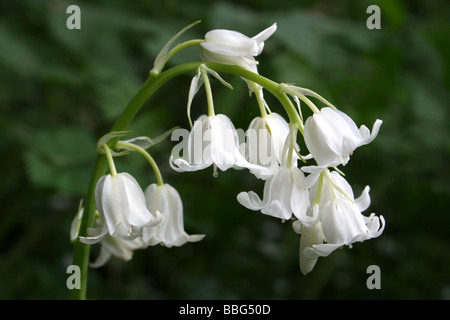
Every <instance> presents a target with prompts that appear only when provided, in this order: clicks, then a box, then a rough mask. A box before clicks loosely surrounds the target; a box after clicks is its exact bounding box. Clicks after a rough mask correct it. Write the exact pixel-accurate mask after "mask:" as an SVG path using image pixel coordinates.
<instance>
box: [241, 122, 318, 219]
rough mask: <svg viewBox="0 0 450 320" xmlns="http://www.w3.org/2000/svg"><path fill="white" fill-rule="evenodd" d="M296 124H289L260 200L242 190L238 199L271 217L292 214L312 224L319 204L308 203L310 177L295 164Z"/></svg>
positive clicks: (289, 216) (248, 206)
mask: <svg viewBox="0 0 450 320" xmlns="http://www.w3.org/2000/svg"><path fill="white" fill-rule="evenodd" d="M297 130H298V128H297V127H296V126H291V127H290V130H289V134H288V137H287V138H286V142H285V144H284V147H283V151H282V165H281V166H280V167H278V169H277V171H276V173H275V174H274V175H272V176H271V177H270V178H268V179H267V180H266V181H265V183H264V196H263V200H261V199H260V198H259V196H258V195H257V194H256V193H255V192H253V191H249V192H241V193H239V194H238V196H237V200H238V202H239V203H240V204H242V205H243V206H244V207H246V208H248V209H250V210H254V211H259V210H260V211H261V212H262V213H263V214H267V215H270V216H273V217H277V218H280V219H283V220H288V219H290V218H291V217H292V214H294V215H295V217H297V219H299V220H300V221H301V222H302V223H303V224H305V225H308V226H312V225H314V224H315V223H316V222H317V219H318V211H317V209H318V207H317V206H314V207H311V206H310V200H309V190H308V188H309V187H310V186H311V185H310V184H312V182H311V181H312V180H311V179H309V177H308V178H306V177H305V175H304V174H303V172H302V171H301V170H300V169H299V168H298V167H297V157H296V156H294V154H295V152H294V150H295V149H296V148H297V145H296V137H297Z"/></svg>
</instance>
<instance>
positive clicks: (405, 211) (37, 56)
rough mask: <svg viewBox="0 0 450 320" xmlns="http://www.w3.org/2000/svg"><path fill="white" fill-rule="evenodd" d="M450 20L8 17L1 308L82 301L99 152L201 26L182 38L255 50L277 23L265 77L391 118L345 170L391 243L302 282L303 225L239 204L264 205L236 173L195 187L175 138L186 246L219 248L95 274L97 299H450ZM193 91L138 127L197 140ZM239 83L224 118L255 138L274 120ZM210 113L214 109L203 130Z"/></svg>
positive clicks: (341, 259) (334, 7)
mask: <svg viewBox="0 0 450 320" xmlns="http://www.w3.org/2000/svg"><path fill="white" fill-rule="evenodd" d="M70 4H77V5H79V6H80V8H81V18H82V20H81V26H82V29H81V30H69V29H67V28H66V19H67V18H68V16H69V15H68V14H67V13H66V8H67V7H68V6H69V5H70ZM371 4H377V5H379V7H380V8H381V19H382V21H381V27H382V28H381V30H368V29H367V28H366V19H367V18H368V14H367V13H366V8H367V7H368V6H369V5H371ZM449 13H450V11H449V6H448V3H447V2H445V1H437V0H436V1H427V2H424V1H419V0H415V1H400V0H378V1H376V0H375V1H367V0H362V1H348V0H345V1H331V0H327V1H312V0H309V1H294V0H289V1H282V2H280V1H269V0H258V1H254V0H240V1H199V0H193V1H180V0H171V1H156V0H153V1H152V0H139V1H138V0H136V1H106V0H98V1H95V2H92V1H71V2H67V1H61V0H49V1H35V0H23V1H2V2H0V70H1V71H0V85H1V88H0V151H1V155H2V157H1V158H0V164H1V168H2V183H1V184H0V195H1V203H2V209H1V212H0V298H2V299H65V298H68V297H69V292H68V289H67V288H66V279H67V276H68V274H66V268H67V266H68V265H70V264H71V259H72V258H71V255H72V247H71V244H70V240H69V228H70V223H71V221H72V219H73V217H74V215H75V213H76V210H77V208H78V204H79V201H80V199H81V198H82V197H84V195H85V193H86V191H87V190H86V189H87V186H88V183H89V176H90V174H91V170H92V167H93V161H94V159H95V144H96V140H97V139H98V138H99V137H100V136H102V135H103V134H105V133H106V132H108V131H109V129H110V128H111V125H112V123H113V121H114V120H115V118H116V117H117V116H118V115H119V114H120V112H121V110H122V109H123V108H124V106H125V105H126V104H127V102H128V101H129V100H130V99H131V97H133V95H134V94H135V93H136V92H137V90H138V89H139V88H140V86H141V84H143V82H144V81H145V79H146V76H147V74H148V71H149V70H150V69H151V67H152V64H153V60H154V58H155V57H156V54H157V53H158V51H159V50H160V48H161V47H162V45H163V44H164V43H165V42H166V41H167V40H168V39H170V38H171V37H172V35H174V34H175V33H176V32H177V31H178V30H180V29H181V28H182V27H184V26H186V25H188V24H189V23H191V22H193V21H196V20H199V19H200V20H202V23H201V24H200V25H197V26H196V27H195V28H194V29H192V30H189V32H188V33H187V34H185V35H183V37H182V38H183V39H186V40H187V39H190V38H201V37H202V36H203V35H204V33H205V32H207V31H208V30H210V29H213V28H226V29H234V30H238V31H240V32H243V33H245V34H247V35H249V36H252V35H254V34H256V33H257V32H259V31H260V30H262V29H264V28H266V27H268V26H269V25H271V24H272V23H273V22H277V23H278V31H277V32H276V33H275V35H274V36H272V37H271V38H270V40H269V41H267V42H266V47H265V50H264V52H263V54H262V55H261V56H260V57H259V60H260V63H261V64H260V66H259V70H260V73H261V74H263V75H265V76H267V77H269V78H272V79H273V80H275V81H278V82H292V83H296V84H297V85H300V86H302V87H306V88H310V89H312V90H314V91H316V92H318V93H320V94H321V95H322V96H323V97H325V98H326V99H328V100H329V101H331V102H332V103H333V104H334V105H336V106H337V107H338V108H340V109H342V110H343V111H344V112H346V113H348V114H349V115H350V116H351V117H353V119H354V120H355V121H356V123H358V124H366V125H368V126H371V125H372V123H373V122H374V121H375V119H376V118H380V119H383V120H384V124H383V126H382V128H381V131H380V134H379V136H378V137H377V139H376V140H375V141H374V142H373V143H372V144H370V145H368V146H365V147H362V148H360V149H358V150H357V152H355V154H354V155H353V157H352V160H351V161H350V163H349V165H348V166H347V167H345V168H343V169H344V171H345V173H346V177H347V179H348V181H349V182H350V183H351V184H352V186H353V188H354V190H355V193H356V194H359V192H360V191H362V189H363V187H364V186H365V185H367V184H368V185H370V186H371V197H372V204H371V207H370V210H372V211H373V212H376V213H377V214H381V215H383V216H384V217H385V219H386V223H387V226H386V229H385V231H384V234H383V235H382V236H381V237H380V238H378V239H373V240H370V241H367V242H365V243H364V244H356V245H354V247H353V248H352V249H348V248H345V249H343V250H339V251H337V252H334V253H333V254H332V255H331V256H329V257H327V258H320V259H319V261H318V263H317V265H316V267H315V269H314V270H313V272H312V273H310V274H309V275H307V276H303V275H302V274H301V273H300V271H299V267H298V236H297V235H296V234H295V233H294V232H293V231H292V228H291V224H290V223H284V224H282V223H280V222H279V221H278V220H276V219H274V218H271V217H267V216H263V215H262V214H260V213H256V212H251V211H248V210H246V209H245V208H243V207H242V206H240V205H239V204H238V203H237V201H236V195H237V194H238V193H239V192H240V191H247V190H255V191H256V192H259V193H261V191H262V183H261V181H258V180H256V179H255V178H254V177H252V176H251V175H250V174H248V173H246V172H245V173H244V172H241V171H231V170H230V171H227V172H223V173H220V174H219V177H218V178H214V177H213V175H212V171H211V170H205V171H202V172H193V173H185V174H178V173H176V172H174V171H172V170H171V169H170V167H169V166H168V162H167V159H168V155H169V153H170V150H171V148H172V147H173V146H174V145H175V142H171V141H170V140H166V141H165V142H164V143H161V144H159V145H156V146H154V147H152V154H153V155H154V157H155V158H156V160H157V161H158V163H159V164H160V166H161V169H162V172H163V175H164V176H165V177H166V178H165V180H166V182H167V183H169V184H171V185H173V186H174V187H175V188H177V189H178V190H179V192H180V194H181V196H182V198H183V203H184V207H185V225H186V230H187V231H188V233H205V234H206V238H205V239H204V240H203V241H201V242H199V243H192V244H187V245H185V246H183V247H181V248H171V249H168V248H164V247H159V246H158V247H152V248H148V249H146V250H140V251H136V252H135V255H134V258H133V260H131V261H130V262H122V261H119V260H117V259H112V260H111V261H110V262H109V263H108V265H106V266H105V267H103V268H100V269H91V270H90V273H89V287H88V298H91V299H109V298H114V299H122V298H124V299H229V298H233V299H449V298H450V272H449V270H450V268H449V265H450V254H449V249H448V248H449V245H450V235H449V232H448V230H447V228H448V227H449V225H450V215H449V207H448V204H449V200H448V199H449V196H450V174H449V163H450V139H449V137H450V127H449V107H448V105H449V101H448V98H449V97H448V88H449V82H450V79H449V74H450V73H449V66H450V64H449V57H450V54H449V52H448V48H450V45H449V36H448V35H449V34H450V28H449V23H448V21H449ZM183 39H182V40H183ZM198 59H199V58H198V48H189V49H187V50H186V52H184V53H183V54H180V55H177V56H175V57H174V58H173V60H171V61H170V63H169V65H175V64H179V63H183V62H188V61H197V60H198ZM192 76H193V75H184V76H181V77H179V78H177V79H174V80H172V81H171V82H170V83H169V84H167V85H166V86H165V87H163V88H162V89H161V90H160V91H159V92H158V93H157V94H156V95H155V96H153V97H152V98H151V99H150V100H149V101H148V103H147V104H146V106H145V107H144V108H143V110H142V111H141V113H140V114H139V115H138V118H137V119H136V121H135V122H134V123H133V125H132V127H131V129H132V130H133V131H134V133H135V135H147V136H150V137H156V136H158V135H159V134H161V133H162V132H164V131H166V130H168V129H170V128H172V127H174V126H176V125H180V126H182V127H184V128H187V127H188V122H187V118H186V111H185V110H186V109H185V106H186V102H187V93H188V88H189V83H190V79H191V77H192ZM226 80H228V81H230V82H231V83H232V84H233V86H234V88H235V90H234V91H229V90H228V89H226V88H223V87H221V86H219V85H214V87H213V90H214V94H215V102H216V108H217V112H220V113H225V114H227V115H228V116H229V117H230V118H231V119H232V120H233V122H234V123H235V125H236V127H239V128H244V129H245V128H246V127H247V126H248V124H249V122H250V121H251V119H252V118H253V117H255V116H257V113H258V108H257V107H256V104H255V101H254V100H253V99H248V91H247V88H246V85H245V83H244V82H243V81H241V80H240V79H234V78H226ZM267 99H268V101H269V102H270V104H271V108H272V110H273V111H277V112H280V113H283V110H282V109H281V107H280V106H279V105H278V104H277V102H276V101H274V100H273V99H271V97H269V96H268V97H267ZM205 108H206V106H205V100H204V97H202V95H201V94H199V95H198V96H197V97H196V99H195V100H194V106H193V109H192V116H193V118H195V117H196V116H198V115H200V114H201V113H204V112H205V110H206V109H205ZM117 166H118V169H119V170H123V171H128V172H130V173H131V174H133V175H134V176H135V177H136V178H137V179H138V181H139V182H140V183H141V185H142V187H145V186H146V185H148V184H150V183H153V182H154V176H153V174H152V172H151V169H150V168H149V167H148V165H147V164H146V163H145V160H143V159H141V158H140V157H139V156H137V155H136V156H135V155H130V156H128V157H125V158H123V159H118V161H117ZM97 253H98V247H97V246H93V248H92V254H93V255H95V254H97ZM372 264H375V265H378V266H380V268H381V289H380V290H368V289H367V287H366V279H367V277H368V274H366V269H367V267H368V266H369V265H372Z"/></svg>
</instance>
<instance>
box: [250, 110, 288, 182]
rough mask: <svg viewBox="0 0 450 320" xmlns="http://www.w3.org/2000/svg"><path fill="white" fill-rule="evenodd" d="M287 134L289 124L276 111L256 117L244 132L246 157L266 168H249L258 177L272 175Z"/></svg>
mask: <svg viewBox="0 0 450 320" xmlns="http://www.w3.org/2000/svg"><path fill="white" fill-rule="evenodd" d="M288 134H289V124H288V123H287V122H286V120H285V119H284V118H283V117H281V116H280V115H279V114H277V113H270V114H268V115H264V116H262V117H256V118H254V119H253V120H252V122H251V123H250V125H249V127H248V130H247V132H246V148H245V153H246V159H247V160H248V162H250V163H252V164H256V165H258V166H261V167H263V168H266V169H267V170H266V171H265V172H264V173H267V174H264V175H262V174H261V172H260V170H250V171H251V172H252V173H253V174H255V175H256V176H257V177H258V178H261V179H266V178H268V177H270V176H272V175H273V174H274V173H275V172H276V171H277V170H278V167H279V166H280V165H281V163H282V159H283V148H284V143H285V141H286V138H287V136H288Z"/></svg>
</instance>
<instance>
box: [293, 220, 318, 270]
mask: <svg viewBox="0 0 450 320" xmlns="http://www.w3.org/2000/svg"><path fill="white" fill-rule="evenodd" d="M292 228H293V229H294V231H295V232H296V233H298V234H301V237H300V247H299V262H300V271H301V272H302V273H303V274H307V273H309V272H311V271H312V269H313V268H314V266H315V265H316V262H317V259H318V256H317V255H308V256H305V249H306V248H310V247H312V246H313V245H317V244H322V243H323V241H324V238H323V231H322V223H321V222H320V221H318V222H317V223H316V224H315V225H313V226H312V227H306V226H304V225H302V224H301V222H300V220H295V221H294V222H293V223H292Z"/></svg>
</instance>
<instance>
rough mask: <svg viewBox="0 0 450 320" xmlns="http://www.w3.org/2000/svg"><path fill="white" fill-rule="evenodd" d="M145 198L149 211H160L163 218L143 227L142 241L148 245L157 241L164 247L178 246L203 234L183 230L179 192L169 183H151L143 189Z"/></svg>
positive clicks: (197, 239)
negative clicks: (158, 221) (158, 222)
mask: <svg viewBox="0 0 450 320" xmlns="http://www.w3.org/2000/svg"><path fill="white" fill-rule="evenodd" d="M145 199H146V203H147V207H148V208H149V210H150V211H158V212H161V214H162V216H163V219H162V222H161V223H160V224H158V225H157V226H154V227H144V228H143V233H142V239H143V241H144V242H145V243H146V244H148V245H155V244H158V243H162V244H164V245H165V246H166V247H172V246H175V247H178V246H181V245H183V244H185V243H186V242H197V241H200V240H202V239H203V238H204V236H205V235H199V234H196V235H188V234H187V233H186V232H185V231H184V222H183V204H182V202H181V198H180V195H179V193H178V192H177V191H176V190H175V189H174V188H173V187H172V186H171V185H169V184H164V185H157V184H151V185H150V186H148V188H147V189H146V190H145Z"/></svg>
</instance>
